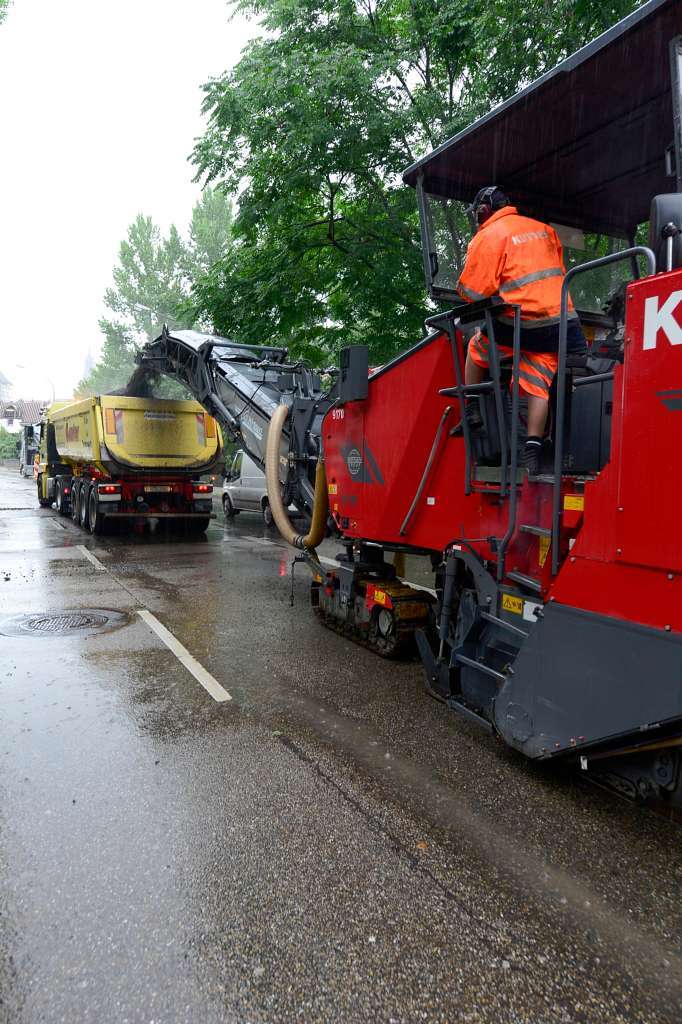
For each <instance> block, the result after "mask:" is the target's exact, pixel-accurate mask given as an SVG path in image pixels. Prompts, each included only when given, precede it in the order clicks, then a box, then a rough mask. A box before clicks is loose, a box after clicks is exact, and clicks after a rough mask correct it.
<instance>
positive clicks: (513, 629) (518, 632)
mask: <svg viewBox="0 0 682 1024" xmlns="http://www.w3.org/2000/svg"><path fill="white" fill-rule="evenodd" d="M480 615H481V618H482V619H485V621H486V622H491V623H492V624H493V626H498V627H499V628H500V629H506V630H507V632H508V633H513V634H514V636H518V637H521V638H522V639H524V640H525V639H526V638H527V637H528V633H527V632H526V630H525V629H519V627H518V626H515V625H513V623H511V622H507V620H506V619H499V618H498V617H497V615H491V613H490V612H481V613H480Z"/></svg>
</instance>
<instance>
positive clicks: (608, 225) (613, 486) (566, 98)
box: [143, 0, 682, 806]
mask: <svg viewBox="0 0 682 1024" xmlns="http://www.w3.org/2000/svg"><path fill="white" fill-rule="evenodd" d="M681 31H682V0H652V2H649V3H646V4H644V5H643V6H642V7H640V8H639V9H638V10H637V11H636V12H635V13H634V14H632V15H631V16H630V17H628V18H626V19H625V20H624V21H622V22H620V23H619V24H617V25H616V26H615V27H614V28H613V29H611V30H610V31H608V32H606V33H605V34H604V35H602V36H601V37H599V38H598V39H597V40H595V41H594V42H593V43H591V44H590V45H588V46H586V47H585V48H584V49H582V50H580V51H579V52H578V53H576V54H574V55H573V56H572V57H570V58H568V59H567V60H565V61H564V62H563V63H561V64H560V65H559V66H558V67H557V68H555V69H554V70H553V71H550V72H548V73H547V74H545V75H543V76H542V77H541V78H540V79H539V80H538V81H536V82H535V83H533V84H532V85H530V86H528V87H527V88H526V89H524V90H523V91H522V92H520V93H519V94H518V95H516V96H514V97H513V98H512V99H510V100H508V101H507V102H505V103H503V104H502V105H501V106H499V107H497V108H496V109H494V110H493V111H492V112H491V113H489V114H487V115H486V116H484V117H482V118H481V119H479V120H478V121H476V122H475V123H474V124H473V125H471V126H470V127H469V128H467V129H466V130H465V131H462V132H461V133H460V134H459V135H457V136H455V137H454V138H453V139H451V140H450V141H448V142H446V143H444V144H443V145H442V146H440V147H439V148H438V149H436V150H435V151H434V152H432V153H431V154H429V155H428V156H426V157H425V158H423V159H422V160H420V161H418V162H417V163H416V164H414V165H413V166H412V167H410V168H409V169H408V170H407V171H406V173H405V175H404V178H405V181H406V183H407V184H408V185H410V186H413V187H414V188H415V189H416V193H417V200H418V205H419V212H420V219H421V232H422V244H423V253H424V268H425V273H426V278H427V285H428V290H429V295H430V297H431V298H432V300H435V301H434V306H433V308H434V309H437V308H438V305H437V304H441V306H442V311H440V312H436V313H434V315H432V316H429V317H428V319H427V320H426V325H425V326H426V334H425V337H424V338H422V340H421V341H419V342H418V343H417V344H416V345H415V346H414V347H413V348H411V349H409V350H408V351H406V352H404V353H403V354H402V355H400V356H398V357H397V358H395V359H393V360H392V361H391V362H390V363H388V364H386V365H384V366H382V367H381V368H379V369H378V370H376V371H373V372H371V373H368V357H367V349H366V348H364V347H362V346H353V347H350V348H348V349H344V350H343V351H342V352H341V367H340V370H337V371H332V372H334V373H335V376H334V378H333V384H332V386H331V387H326V388H325V387H324V386H323V380H324V376H320V375H319V374H318V373H316V372H314V371H312V370H310V369H309V368H307V367H306V366H304V365H302V364H300V363H295V362H291V361H287V352H286V350H285V349H276V348H271V347H262V348H258V347H253V348H249V347H248V346H239V345H236V344H235V343H233V342H230V341H228V340H226V339H221V338H216V337H212V336H208V335H200V334H197V333H195V332H182V331H181V332H175V333H174V334H172V335H171V334H169V333H168V332H167V331H164V333H163V335H162V336H161V337H160V338H159V339H158V340H157V341H156V342H155V343H153V344H152V345H151V346H150V347H149V348H148V349H147V350H146V352H145V354H144V356H143V361H144V362H145V363H146V364H147V365H149V366H150V367H155V368H156V369H159V370H161V371H162V372H165V373H170V374H172V375H174V376H176V377H179V378H180V379H182V380H183V381H184V382H185V383H186V384H187V385H188V386H189V387H190V389H191V390H192V391H193V393H194V395H195V396H196V397H197V398H198V399H199V401H201V402H202V403H203V404H204V406H205V407H206V408H207V410H208V411H209V412H211V413H212V414H213V415H214V416H216V417H217V418H218V420H219V421H220V422H221V424H222V426H223V428H224V430H226V431H227V433H228V434H230V435H232V436H235V437H238V438H239V441H240V443H241V444H242V445H243V446H244V447H245V448H246V449H247V450H248V451H249V453H250V454H251V456H252V457H253V458H254V459H256V460H257V461H258V462H260V463H261V464H262V465H264V466H265V468H266V474H267V476H268V488H269V495H270V500H271V504H272V506H273V512H274V513H275V518H276V521H277V523H278V526H280V528H281V530H282V532H283V534H284V536H285V537H286V539H287V540H289V541H290V542H291V543H293V544H294V545H295V546H297V547H299V548H302V549H304V550H305V551H306V552H307V554H306V556H305V557H307V558H308V560H309V562H310V564H311V567H312V569H313V572H314V582H313V586H312V603H313V605H314V606H315V608H316V611H317V613H318V615H319V616H320V617H321V618H322V619H323V620H324V621H325V623H326V624H328V625H331V626H333V627H335V628H337V629H339V630H340V631H342V632H344V633H345V634H347V635H350V636H353V637H355V638H356V639H359V640H360V641H362V642H365V643H366V644H368V645H369V646H370V647H373V648H374V649H375V650H377V651H378V653H380V654H383V655H387V656H391V655H395V654H397V653H399V652H400V650H401V649H402V648H404V647H405V645H406V644H411V645H412V649H413V650H414V642H415V640H416V649H417V650H418V652H419V655H420V657H421V661H422V663H423V666H424V673H425V682H426V688H427V690H428V692H429V693H430V694H431V695H432V696H434V697H436V698H437V699H438V700H440V701H442V702H443V704H444V705H446V706H447V707H448V708H450V709H451V710H452V711H454V712H456V713H457V714H460V715H462V716H464V717H465V718H466V719H468V720H469V721H473V722H476V723H478V724H480V725H481V726H482V727H483V728H485V729H487V730H491V731H493V732H494V733H495V734H496V735H498V736H499V737H500V738H501V739H502V740H503V741H504V742H505V743H507V744H509V745H510V746H512V747H514V748H516V749H517V750H519V751H522V752H523V753H524V754H525V755H526V756H528V757H529V758H533V759H537V760H547V759H557V758H561V759H565V760H566V759H571V760H573V761H574V762H575V763H577V764H578V765H579V766H580V767H581V768H583V769H584V770H586V771H587V772H589V773H590V774H593V775H595V776H598V777H599V779H600V780H601V781H602V782H606V783H608V784H609V785H611V786H614V787H615V788H617V789H618V790H619V791H621V792H623V793H625V794H628V795H630V796H633V797H639V798H643V799H647V798H655V799H662V800H665V801H668V802H670V803H671V804H677V805H678V806H679V805H680V804H682V786H681V785H680V750H681V749H682V544H681V542H680V532H679V530H680V523H681V521H682V517H681V512H682V444H681V441H682V35H680V33H681ZM490 182H497V183H499V184H500V185H501V186H502V187H503V188H504V190H505V191H506V192H507V194H509V195H511V196H512V198H513V201H514V202H515V204H516V205H517V206H519V207H520V208H521V210H522V211H523V212H527V213H529V214H530V215H532V216H534V217H537V218H539V219H542V220H543V221H548V222H551V223H552V224H554V225H555V227H556V228H557V231H558V232H559V234H560V237H561V238H562V241H563V243H564V253H565V257H566V262H567V266H568V268H569V269H568V273H567V275H566V278H565V283H564V287H563V298H562V312H561V319H560V339H561V340H560V350H559V368H558V373H557V376H556V379H555V383H554V388H553V394H552V408H551V420H550V430H549V435H550V436H549V437H548V439H547V441H546V442H545V452H544V463H545V464H544V465H543V466H542V469H543V472H541V474H540V475H537V476H534V477H529V476H528V475H527V474H526V472H525V471H524V470H522V469H521V468H520V458H519V452H520V449H521V447H522V445H523V441H524V408H523V406H524V401H523V398H522V396H521V395H520V393H519V389H518V386H516V385H512V384H510V381H511V380H512V379H514V380H517V379H518V375H517V373H516V369H517V368H518V363H519V352H520V344H519V342H520V334H519V327H520V310H519V308H518V307H510V306H509V305H506V308H505V313H506V315H508V316H511V317H513V321H514V325H515V327H514V346H513V358H512V360H511V364H512V365H511V366H508V365H506V363H505V361H504V360H502V359H500V358H499V353H498V352H497V349H496V346H495V344H491V345H490V349H491V367H490V374H489V379H488V380H486V381H484V383H482V384H477V385H469V386H467V385H465V383H464V371H463V367H464V357H465V354H466V346H467V340H468V338H469V337H470V336H471V334H472V332H473V331H474V330H475V329H476V328H482V329H483V330H484V331H485V333H486V334H487V336H488V338H489V339H490V340H491V341H492V340H493V339H494V317H495V315H496V314H498V313H499V311H500V309H501V308H503V306H504V304H503V303H502V300H501V299H499V298H494V297H493V298H491V299H487V300H484V301H479V302H475V303H473V304H469V305H463V304H462V303H461V300H459V299H458V297H457V293H456V292H455V290H454V282H455V281H456V279H457V274H458V269H461V256H458V253H461V252H462V251H463V248H464V247H465V245H466V239H465V238H464V229H463V225H464V224H465V223H466V222H465V220H464V218H463V216H462V210H463V204H464V203H467V202H470V201H471V198H472V197H473V196H474V195H475V194H476V192H477V191H478V190H479V188H481V187H482V186H483V185H487V184H489V183H490ZM647 221H648V240H649V241H648V245H643V244H638V241H639V239H640V238H645V237H646V222H647ZM591 257H592V258H591ZM569 292H570V294H571V297H572V300H573V302H574V304H575V307H576V309H577V310H578V312H579V315H580V318H581V321H582V324H583V328H584V330H585V333H586V335H587V337H588V340H589V354H588V356H587V358H585V357H584V356H582V357H580V358H575V357H573V356H572V355H571V354H570V353H568V352H567V345H566V337H567V317H568V309H569V305H568V298H569ZM465 398H466V399H468V400H469V401H472V400H473V401H475V402H477V403H478V405H479V409H480V413H481V418H482V420H483V422H484V430H483V431H482V432H476V433H474V432H472V431H471V430H470V429H469V428H468V425H467V419H466V418H465V417H464V402H465ZM460 420H462V421H463V424H464V433H463V436H458V435H453V433H452V428H453V426H454V425H455V424H456V423H457V422H458V421H460ZM290 501H293V502H294V503H295V504H296V505H298V507H299V509H300V510H301V511H302V512H306V513H307V514H308V515H309V516H310V517H311V526H310V530H309V532H308V534H307V535H306V536H304V537H302V536H299V535H298V534H296V532H295V530H294V529H293V528H292V527H291V524H290V523H289V521H288V519H287V518H286V511H285V510H286V506H287V504H288V503H289V502H290ZM330 526H331V527H332V529H333V532H334V533H335V534H336V535H337V536H339V537H340V539H341V542H342V546H343V551H342V553H341V554H339V555H338V557H337V563H338V565H337V566H336V567H335V568H333V569H331V570H327V569H326V568H323V567H322V565H321V563H320V562H319V561H317V559H316V556H315V554H314V548H315V545H316V544H318V543H319V541H320V539H321V538H322V536H323V535H324V533H325V527H326V529H327V532H328V531H329V527H330ZM400 552H405V553H410V554H418V555H424V556H428V557H430V559H431V563H432V566H433V569H434V575H435V593H436V597H435V599H434V598H433V597H432V596H431V595H430V594H429V593H428V592H425V591H422V590H417V589H415V588H413V587H411V586H409V585H407V584H406V583H404V582H402V581H401V580H400V578H399V577H398V575H397V573H396V569H395V566H394V564H393V561H395V558H393V561H391V560H389V559H387V558H386V555H387V553H400Z"/></svg>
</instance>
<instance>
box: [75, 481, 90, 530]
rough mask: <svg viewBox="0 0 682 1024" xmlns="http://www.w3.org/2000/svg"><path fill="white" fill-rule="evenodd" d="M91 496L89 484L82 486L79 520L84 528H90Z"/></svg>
mask: <svg viewBox="0 0 682 1024" xmlns="http://www.w3.org/2000/svg"><path fill="white" fill-rule="evenodd" d="M89 497H90V488H89V487H88V486H87V484H85V485H83V486H82V487H81V493H80V501H79V503H78V504H79V509H78V522H79V523H80V524H81V526H82V527H83V529H84V530H87V529H88V526H89V525H90V519H89V516H88V499H89Z"/></svg>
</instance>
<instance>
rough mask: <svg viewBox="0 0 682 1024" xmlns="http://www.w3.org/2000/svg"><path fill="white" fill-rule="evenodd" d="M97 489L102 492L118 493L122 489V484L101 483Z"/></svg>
mask: <svg viewBox="0 0 682 1024" xmlns="http://www.w3.org/2000/svg"><path fill="white" fill-rule="evenodd" d="M97 490H98V491H99V493H100V494H118V492H119V491H120V490H121V485H120V484H99V486H98V488H97Z"/></svg>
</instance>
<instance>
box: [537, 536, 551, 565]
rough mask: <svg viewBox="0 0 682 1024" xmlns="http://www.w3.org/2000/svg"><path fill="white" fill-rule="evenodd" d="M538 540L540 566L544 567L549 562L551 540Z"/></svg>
mask: <svg viewBox="0 0 682 1024" xmlns="http://www.w3.org/2000/svg"><path fill="white" fill-rule="evenodd" d="M538 540H539V541H540V543H539V545H538V565H544V564H545V562H546V561H547V552H548V551H549V545H550V539H549V537H539V538H538Z"/></svg>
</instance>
